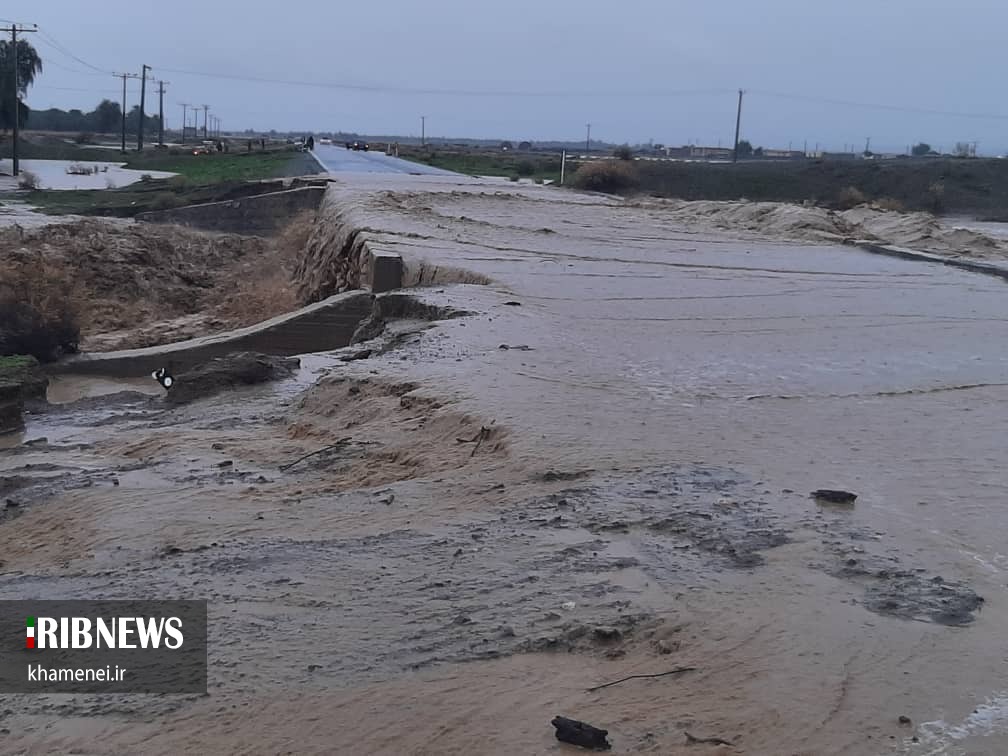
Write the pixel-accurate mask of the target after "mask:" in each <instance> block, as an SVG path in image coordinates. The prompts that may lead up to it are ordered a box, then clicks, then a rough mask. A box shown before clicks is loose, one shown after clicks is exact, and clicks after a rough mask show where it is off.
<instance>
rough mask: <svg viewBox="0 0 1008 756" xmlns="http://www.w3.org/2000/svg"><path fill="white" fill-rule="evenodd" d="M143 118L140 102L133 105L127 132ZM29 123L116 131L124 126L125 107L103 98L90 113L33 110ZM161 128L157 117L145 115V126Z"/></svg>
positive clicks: (79, 130) (85, 130)
mask: <svg viewBox="0 0 1008 756" xmlns="http://www.w3.org/2000/svg"><path fill="white" fill-rule="evenodd" d="M139 122H140V106H139V105H134V106H133V109H132V110H130V111H129V113H127V114H126V133H127V134H132V133H134V132H135V131H136V130H137V126H139ZM26 125H27V127H28V128H30V129H36V130H38V131H73V132H77V133H93V134H113V133H118V132H119V131H120V129H121V128H122V108H120V107H119V103H117V102H112V101H111V100H102V101H101V102H100V103H98V106H97V107H96V108H95V109H94V110H92V111H91V112H90V113H85V112H83V111H81V110H77V109H73V110H60V109H59V108H49V109H48V110H33V111H32V112H31V113H30V114H29V116H28V122H27V124H26ZM157 128H158V117H157V116H156V115H155V116H148V115H145V116H144V130H145V131H148V132H150V133H152V134H153V133H154V132H155V131H157Z"/></svg>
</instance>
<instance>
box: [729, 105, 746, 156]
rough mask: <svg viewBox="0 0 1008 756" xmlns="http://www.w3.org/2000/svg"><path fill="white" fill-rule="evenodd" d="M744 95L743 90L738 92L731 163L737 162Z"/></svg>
mask: <svg viewBox="0 0 1008 756" xmlns="http://www.w3.org/2000/svg"><path fill="white" fill-rule="evenodd" d="M744 94H745V90H743V89H740V90H739V91H738V111H737V112H736V113H735V149H734V150H733V151H732V162H733V163H737V162H738V143H739V131H740V129H741V128H742V95H744Z"/></svg>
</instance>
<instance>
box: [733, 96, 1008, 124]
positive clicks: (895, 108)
mask: <svg viewBox="0 0 1008 756" xmlns="http://www.w3.org/2000/svg"><path fill="white" fill-rule="evenodd" d="M748 92H749V93H751V94H757V95H763V96H764V97H777V98H779V99H783V100H799V101H803V102H815V103H820V104H825V105H839V106H841V107H846V108H868V109H872V110H889V111H892V112H895V113H915V114H917V115H935V116H947V117H952V118H976V119H980V120H992V121H1008V115H1006V114H1004V113H966V112H962V111H954V110H936V109H932V108H918V107H915V106H912V105H885V104H882V103H877V102H854V101H852V100H839V99H834V98H831V97H818V96H815V95H799V94H789V93H786V92H768V91H766V90H748Z"/></svg>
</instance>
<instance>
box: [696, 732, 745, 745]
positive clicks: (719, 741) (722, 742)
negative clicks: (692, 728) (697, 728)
mask: <svg viewBox="0 0 1008 756" xmlns="http://www.w3.org/2000/svg"><path fill="white" fill-rule="evenodd" d="M684 734H685V735H686V743H687V744H689V745H700V744H705V745H726V746H731V747H732V748H734V747H735V744H734V743H732V742H731V741H728V740H723V739H721V738H698V737H696V736H695V735H690V734H689V733H688V732H685V731H684Z"/></svg>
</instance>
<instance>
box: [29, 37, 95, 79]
mask: <svg viewBox="0 0 1008 756" xmlns="http://www.w3.org/2000/svg"><path fill="white" fill-rule="evenodd" d="M38 31H39V34H40V35H41V37H42V39H44V40H46V41H47V42H48V43H49V44H50V45H52V46H53V47H55V48H56V49H57V50H59V51H60V52H61V53H63V54H64V55H66V56H67V57H70V58H73V59H74V60H76V61H77V62H78V63H80V64H81V65H82V66H85V67H86V68H90V69H91V70H93V71H95V72H97V73H100V74H110V73H113V72H112V71H109V70H107V69H104V68H99V67H98V66H93V65H91V64H90V63H88V62H87V61H86V60H84V59H82V58H79V57H77V56H76V55H74V54H73V53H72V52H70V51H69V50H67V49H66V48H65V47H64V46H63V45H61V44H60V43H59V42H57V41H56V40H55V39H53V37H52V36H51V35H50V34H48V33H47V32H46V31H45V30H44V29H39V30H38Z"/></svg>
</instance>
